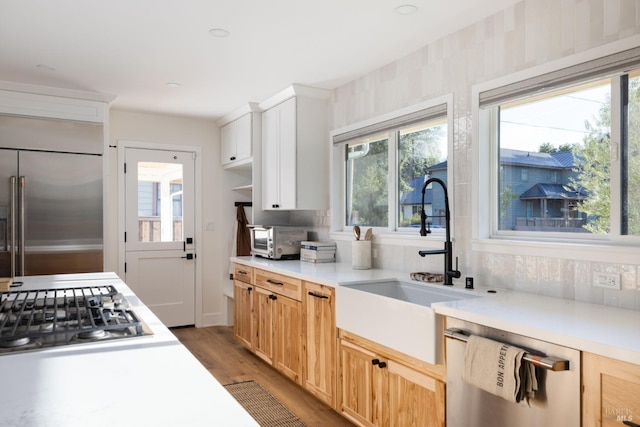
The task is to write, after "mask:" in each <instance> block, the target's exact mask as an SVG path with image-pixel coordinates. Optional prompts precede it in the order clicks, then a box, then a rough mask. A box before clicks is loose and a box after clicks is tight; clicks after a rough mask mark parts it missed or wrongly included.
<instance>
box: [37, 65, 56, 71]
mask: <svg viewBox="0 0 640 427" xmlns="http://www.w3.org/2000/svg"><path fill="white" fill-rule="evenodd" d="M36 68H38V69H39V70H44V71H55V70H56V69H55V68H53V67H50V66H49V65H47V64H38V65H36Z"/></svg>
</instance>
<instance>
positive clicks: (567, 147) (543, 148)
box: [538, 142, 575, 154]
mask: <svg viewBox="0 0 640 427" xmlns="http://www.w3.org/2000/svg"><path fill="white" fill-rule="evenodd" d="M574 148H575V144H560V145H559V146H558V147H554V146H553V145H552V144H551V143H550V142H544V143H542V144H540V147H539V148H538V152H539V153H549V154H555V153H563V152H571V151H573V150H574Z"/></svg>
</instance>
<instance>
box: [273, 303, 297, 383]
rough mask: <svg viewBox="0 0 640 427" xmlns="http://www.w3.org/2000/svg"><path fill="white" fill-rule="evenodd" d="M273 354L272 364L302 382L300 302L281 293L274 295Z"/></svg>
mask: <svg viewBox="0 0 640 427" xmlns="http://www.w3.org/2000/svg"><path fill="white" fill-rule="evenodd" d="M274 298H275V299H274V300H273V301H274V302H275V330H274V339H273V341H274V344H275V352H274V353H275V354H274V361H273V366H274V367H275V368H276V369H277V370H279V371H280V372H282V373H283V374H284V375H286V376H287V377H289V378H291V379H292V380H293V381H295V382H296V383H298V384H302V304H301V303H300V301H296V300H293V299H291V298H287V297H285V296H282V295H274Z"/></svg>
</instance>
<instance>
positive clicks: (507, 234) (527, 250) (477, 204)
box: [471, 38, 640, 263]
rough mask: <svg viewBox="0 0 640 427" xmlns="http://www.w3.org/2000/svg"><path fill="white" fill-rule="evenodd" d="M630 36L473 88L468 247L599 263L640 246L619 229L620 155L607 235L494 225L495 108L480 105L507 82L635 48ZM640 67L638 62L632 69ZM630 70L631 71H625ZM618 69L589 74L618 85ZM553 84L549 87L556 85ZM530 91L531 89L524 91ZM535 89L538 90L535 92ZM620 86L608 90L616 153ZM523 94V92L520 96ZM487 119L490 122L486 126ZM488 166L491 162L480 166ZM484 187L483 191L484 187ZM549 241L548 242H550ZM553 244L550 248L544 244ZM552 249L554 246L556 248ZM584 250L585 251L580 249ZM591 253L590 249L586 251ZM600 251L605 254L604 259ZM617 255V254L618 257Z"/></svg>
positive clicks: (614, 172) (625, 255) (626, 254)
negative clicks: (597, 250)
mask: <svg viewBox="0 0 640 427" xmlns="http://www.w3.org/2000/svg"><path fill="white" fill-rule="evenodd" d="M633 39H634V40H622V41H620V42H618V43H613V44H611V45H607V46H602V47H600V48H595V49H592V50H590V51H586V52H582V53H580V54H575V55H572V56H570V57H565V58H561V59H559V60H556V61H552V62H549V63H546V64H544V65H541V66H537V67H533V68H531V69H527V70H523V71H520V72H517V73H514V74H512V75H509V76H505V77H503V78H499V79H496V80H493V81H489V82H485V83H480V84H477V85H474V86H473V87H472V98H471V101H472V106H473V107H472V118H473V123H475V124H476V126H474V128H473V139H474V141H475V142H476V143H474V144H473V147H472V152H473V156H472V158H473V162H472V165H471V167H472V173H473V178H472V182H471V185H472V188H473V191H472V204H471V209H472V212H474V213H475V214H476V215H475V216H476V219H475V220H474V221H473V223H472V249H473V250H489V251H494V252H495V251H496V249H497V245H502V247H501V248H500V249H499V250H498V252H503V251H504V253H513V251H514V247H519V248H520V249H517V250H516V253H521V254H524V255H537V256H558V257H560V258H572V259H573V258H580V259H582V258H584V259H585V260H588V261H600V262H616V263H619V262H624V261H623V260H626V259H628V260H631V258H630V257H629V255H631V254H630V253H629V251H628V250H626V248H625V246H626V247H634V248H635V249H636V250H637V248H636V247H637V246H638V245H640V236H628V235H622V234H620V222H621V217H620V212H621V190H622V185H621V179H622V178H621V169H620V167H621V165H620V158H621V157H622V156H620V155H617V159H616V160H614V161H612V162H611V180H612V186H611V211H612V212H613V214H612V216H611V230H612V232H611V233H610V234H608V235H585V236H583V235H578V234H581V233H555V232H544V233H541V232H524V231H518V232H513V231H507V230H499V227H498V219H499V218H498V208H497V206H498V192H499V189H498V174H499V164H498V163H499V156H498V144H497V142H496V141H497V139H498V135H497V132H498V129H497V123H498V117H497V115H498V112H497V108H491V109H485V108H482V107H481V94H482V93H483V92H485V93H486V92H487V91H494V90H499V89H500V88H501V87H506V86H508V85H512V84H518V83H519V82H524V81H526V80H529V79H532V80H533V79H536V78H540V77H541V76H543V75H545V74H547V73H553V72H557V71H560V70H563V69H565V68H569V67H572V66H576V65H579V64H583V63H587V62H591V61H594V63H597V62H598V61H600V62H601V61H602V59H603V58H604V57H606V56H607V55H613V54H617V53H620V52H624V51H625V50H629V49H633V48H637V46H638V43H637V38H633ZM638 68H640V65H638V66H635V67H634V68H633V69H634V70H635V69H638ZM628 71H631V70H628ZM621 74H623V73H621V72H617V73H614V74H611V73H608V74H607V73H603V74H598V75H596V76H592V80H599V79H602V78H610V79H611V85H612V88H613V87H619V86H620V75H621ZM581 81H582V82H585V81H588V80H587V79H585V78H583V79H581V80H578V79H576V80H574V81H569V82H565V83H564V84H563V85H562V87H570V86H573V85H576V84H578V83H580V82H581ZM557 89H558V87H555V88H552V89H549V92H553V91H555V90H557ZM533 93H534V92H530V93H529V95H531V94H533ZM539 93H540V92H538V94H539ZM619 94H620V91H612V94H611V104H612V111H611V123H612V124H614V123H617V124H618V125H616V126H612V129H611V145H612V152H614V153H615V152H619V150H620V148H621V147H622V144H621V137H622V136H621V134H620V133H621V129H622V126H621V125H620V123H621V116H620V111H619V108H618V107H619V106H620V97H619ZM525 98H526V96H525ZM487 124H493V125H492V126H487ZM484 165H489V166H490V167H488V168H487V167H485V166H484ZM487 190H488V191H487ZM550 244H552V245H551V246H550ZM568 245H571V246H573V245H577V246H573V248H572V249H573V250H574V252H571V253H569V252H567V251H566V248H567V246H568ZM594 246H597V247H599V248H607V247H609V248H611V250H605V252H606V254H615V255H613V256H611V257H609V256H608V255H606V254H603V253H602V252H600V253H599V254H593V250H592V249H593V247H594ZM550 247H551V248H553V249H552V250H551V251H549V249H550ZM555 249H557V250H555ZM583 249H584V250H583ZM589 252H591V253H589ZM603 255H605V256H604V258H603ZM620 257H622V258H620Z"/></svg>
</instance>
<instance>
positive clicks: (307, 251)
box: [300, 242, 336, 263]
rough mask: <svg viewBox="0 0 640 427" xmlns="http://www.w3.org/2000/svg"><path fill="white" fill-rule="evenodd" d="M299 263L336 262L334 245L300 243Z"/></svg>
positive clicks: (327, 243)
mask: <svg viewBox="0 0 640 427" xmlns="http://www.w3.org/2000/svg"><path fill="white" fill-rule="evenodd" d="M300 261H304V262H313V263H323V262H336V243H335V242H301V243H300Z"/></svg>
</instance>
